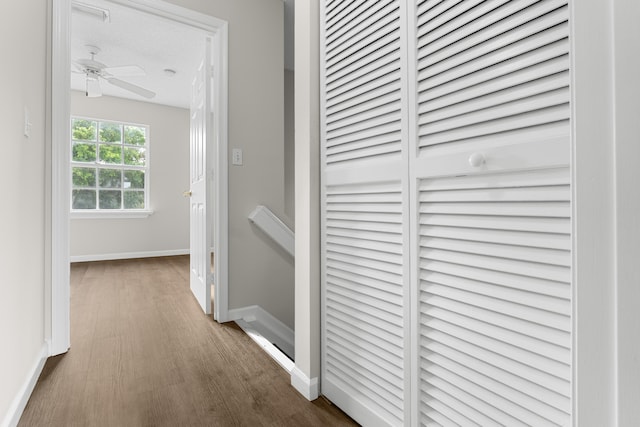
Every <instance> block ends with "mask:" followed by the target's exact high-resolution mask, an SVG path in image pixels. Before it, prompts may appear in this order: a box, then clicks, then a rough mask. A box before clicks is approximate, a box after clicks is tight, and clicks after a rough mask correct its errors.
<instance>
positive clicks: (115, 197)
mask: <svg viewBox="0 0 640 427" xmlns="http://www.w3.org/2000/svg"><path fill="white" fill-rule="evenodd" d="M98 197H99V198H100V209H120V207H121V206H122V205H121V202H120V191H117V190H116V191H114V190H101V191H100V192H99V196H98Z"/></svg>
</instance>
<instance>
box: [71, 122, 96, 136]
mask: <svg viewBox="0 0 640 427" xmlns="http://www.w3.org/2000/svg"><path fill="white" fill-rule="evenodd" d="M72 123H73V124H72V126H71V127H72V138H73V139H76V140H82V141H95V140H96V122H92V121H91V120H83V119H73V122H72Z"/></svg>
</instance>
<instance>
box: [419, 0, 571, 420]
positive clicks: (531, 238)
mask: <svg viewBox="0 0 640 427" xmlns="http://www.w3.org/2000/svg"><path fill="white" fill-rule="evenodd" d="M414 7H415V8H416V9H415V10H414V11H413V13H412V15H413V18H414V19H413V20H414V24H413V26H414V35H415V37H413V39H412V42H413V43H416V45H415V46H412V48H411V49H410V52H412V53H411V54H410V55H413V54H415V55H416V56H415V58H413V59H415V62H416V63H417V70H410V72H411V73H415V74H414V75H413V76H412V78H411V81H412V82H414V83H413V84H415V85H416V90H414V91H412V92H411V94H412V96H415V99H414V100H413V101H412V108H415V109H416V111H415V114H414V115H413V116H414V117H416V120H417V123H415V126H414V128H417V135H416V137H415V140H413V141H412V152H413V153H416V156H415V157H414V158H412V160H411V168H410V169H411V183H412V186H414V187H413V191H412V193H413V194H415V195H416V196H417V199H416V200H415V202H414V203H413V204H412V209H413V211H414V213H415V214H414V215H413V216H412V219H413V223H412V239H413V240H412V248H416V249H415V251H416V253H415V254H413V257H412V260H413V265H412V272H414V273H415V277H414V279H413V280H414V282H413V289H414V292H416V293H417V295H416V296H415V304H414V305H413V308H414V309H415V310H416V312H417V317H418V325H417V329H416V339H415V341H414V343H415V344H416V345H415V346H416V348H415V349H414V365H413V366H414V367H415V369H416V370H417V372H415V374H414V378H415V379H416V381H418V384H417V385H416V387H415V389H417V390H418V396H413V403H414V408H413V410H412V413H413V414H415V415H414V416H415V417H416V418H417V420H418V423H419V424H421V425H443V426H449V425H465V426H466V425H482V426H491V425H507V426H518V425H569V424H570V422H571V374H572V370H571V359H572V353H571V343H572V338H571V334H572V326H571V325H572V321H571V313H572V302H571V295H572V293H571V270H570V266H571V205H570V201H571V197H570V168H569V159H570V139H569V129H570V124H569V118H570V107H569V100H570V92H569V81H570V76H569V64H570V60H569V25H568V17H569V13H568V6H567V2H566V1H555V0H543V1H529V0H519V1H506V0H494V1H474V0H465V1H449V0H443V1H432V0H431V1H418V2H417V4H415V5H414Z"/></svg>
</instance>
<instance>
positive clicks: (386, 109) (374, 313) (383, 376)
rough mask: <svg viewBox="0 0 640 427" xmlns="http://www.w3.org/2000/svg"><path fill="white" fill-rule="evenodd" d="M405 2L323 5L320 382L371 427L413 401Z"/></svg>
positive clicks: (400, 418) (399, 418)
mask: <svg viewBox="0 0 640 427" xmlns="http://www.w3.org/2000/svg"><path fill="white" fill-rule="evenodd" d="M402 3H403V2H401V1H398V0H378V1H373V0H371V1H355V2H354V1H340V0H333V1H331V0H328V1H326V2H323V5H322V7H321V17H322V18H321V20H322V22H321V28H322V37H321V40H323V43H322V45H321V51H322V52H323V53H322V55H323V61H322V70H321V75H322V78H321V79H322V82H321V87H322V92H321V93H322V97H321V99H322V101H321V102H322V110H321V111H322V113H321V116H322V117H321V119H322V122H321V123H322V163H321V165H322V169H323V175H322V180H323V186H322V243H323V245H322V254H323V255H322V256H323V260H322V266H323V268H322V301H323V302H322V313H323V320H322V322H323V323H322V324H323V326H322V329H323V331H322V332H323V333H322V375H321V388H322V393H323V394H324V395H325V396H327V397H328V398H329V399H331V400H333V401H334V402H335V403H336V404H338V405H339V406H340V407H341V408H343V409H345V410H346V411H348V412H349V414H350V415H351V416H353V417H354V418H356V419H357V420H358V421H360V422H361V423H363V424H366V425H402V424H403V423H404V421H405V411H406V410H407V407H406V405H405V402H407V401H408V397H409V395H408V394H407V393H408V389H409V387H406V386H405V382H406V381H407V379H406V370H405V364H407V363H408V361H409V357H407V356H405V352H406V351H408V350H407V346H406V345H405V341H407V340H408V339H409V335H408V334H407V332H406V331H407V324H406V322H407V321H408V320H407V319H406V317H405V315H404V310H405V303H404V299H405V298H406V297H407V294H406V293H405V290H404V288H403V287H404V282H403V278H404V277H405V276H406V273H407V272H408V270H407V268H408V266H407V263H405V256H404V254H405V253H406V247H407V244H408V233H407V231H406V230H408V219H407V218H408V217H407V213H408V199H407V196H406V195H407V193H408V192H407V189H408V183H407V177H408V172H407V164H408V157H407V154H406V148H405V147H406V146H407V145H408V141H407V138H406V125H404V126H405V127H404V128H403V121H402V120H401V118H402V117H403V115H404V116H405V117H406V111H405V112H403V109H405V108H406V107H405V106H403V104H402V97H403V87H405V86H406V77H403V75H402V67H403V66H402V63H403V62H404V61H406V58H404V56H405V52H406V35H405V34H403V33H402V32H401V31H400V19H401V18H400V17H401V15H402V14H404V16H406V12H405V11H404V9H403V8H404V6H403V5H402ZM403 44H404V45H405V48H403V47H402V46H403Z"/></svg>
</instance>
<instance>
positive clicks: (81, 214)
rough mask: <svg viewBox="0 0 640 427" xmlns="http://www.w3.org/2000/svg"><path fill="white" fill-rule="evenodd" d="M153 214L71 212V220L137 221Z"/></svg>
mask: <svg viewBox="0 0 640 427" xmlns="http://www.w3.org/2000/svg"><path fill="white" fill-rule="evenodd" d="M151 214H153V211H152V210H147V209H144V210H116V209H114V210H113V211H90V210H87V211H71V213H70V215H69V218H71V219H139V218H147V217H148V216H149V215H151Z"/></svg>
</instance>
